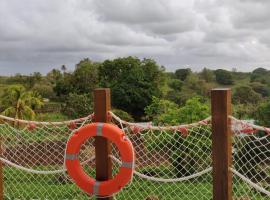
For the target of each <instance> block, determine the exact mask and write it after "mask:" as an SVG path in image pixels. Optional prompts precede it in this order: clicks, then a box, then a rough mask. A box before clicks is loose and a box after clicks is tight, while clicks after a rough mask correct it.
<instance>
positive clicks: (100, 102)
mask: <svg viewBox="0 0 270 200" xmlns="http://www.w3.org/2000/svg"><path fill="white" fill-rule="evenodd" d="M110 109H111V95H110V89H108V88H100V89H96V90H95V91H94V113H95V115H94V116H95V122H105V123H108V122H110V119H109V118H108V111H110ZM95 150H96V153H95V155H96V180H98V181H105V180H108V179H110V178H112V161H111V159H110V157H109V155H110V154H111V143H110V142H109V141H108V140H107V139H105V138H103V137H101V136H96V137H95ZM97 199H98V200H112V199H113V198H112V197H108V198H97Z"/></svg>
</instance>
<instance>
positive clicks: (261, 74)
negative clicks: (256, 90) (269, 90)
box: [250, 68, 270, 84]
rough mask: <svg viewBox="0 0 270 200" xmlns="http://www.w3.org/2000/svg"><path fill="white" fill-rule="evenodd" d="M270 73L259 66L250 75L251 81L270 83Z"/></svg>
mask: <svg viewBox="0 0 270 200" xmlns="http://www.w3.org/2000/svg"><path fill="white" fill-rule="evenodd" d="M269 75H270V71H268V70H267V69H264V68H257V69H255V70H253V72H252V73H251V75H250V81H251V82H255V81H256V82H261V83H263V84H265V83H267V84H270V81H269Z"/></svg>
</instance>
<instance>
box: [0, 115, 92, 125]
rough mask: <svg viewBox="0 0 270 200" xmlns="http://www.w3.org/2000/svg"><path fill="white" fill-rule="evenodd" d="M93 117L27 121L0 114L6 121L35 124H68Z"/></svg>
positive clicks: (0, 117)
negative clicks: (58, 120) (60, 120)
mask: <svg viewBox="0 0 270 200" xmlns="http://www.w3.org/2000/svg"><path fill="white" fill-rule="evenodd" d="M92 117H93V114H91V115H89V116H87V117H83V118H78V119H74V120H68V121H62V122H37V121H28V120H23V119H15V118H11V117H7V116H4V115H0V119H2V120H6V121H11V122H19V123H21V124H35V125H55V126H57V125H63V124H66V125H68V124H70V123H73V122H74V123H76V122H80V121H85V120H87V119H91V118H92Z"/></svg>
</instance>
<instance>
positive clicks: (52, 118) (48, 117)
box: [35, 113, 68, 122]
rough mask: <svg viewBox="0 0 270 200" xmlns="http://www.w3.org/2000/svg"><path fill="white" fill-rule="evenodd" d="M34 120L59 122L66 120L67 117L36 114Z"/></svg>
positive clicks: (52, 114)
mask: <svg viewBox="0 0 270 200" xmlns="http://www.w3.org/2000/svg"><path fill="white" fill-rule="evenodd" d="M35 120H36V121H43V122H59V121H65V120H68V117H67V116H66V115H64V114H62V113H38V114H37V116H36V119H35Z"/></svg>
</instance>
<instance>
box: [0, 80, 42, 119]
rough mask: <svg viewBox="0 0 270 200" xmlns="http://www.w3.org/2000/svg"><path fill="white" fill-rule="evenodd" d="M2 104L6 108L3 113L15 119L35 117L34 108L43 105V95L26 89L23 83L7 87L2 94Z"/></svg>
mask: <svg viewBox="0 0 270 200" xmlns="http://www.w3.org/2000/svg"><path fill="white" fill-rule="evenodd" d="M1 99H2V102H1V104H2V106H3V108H4V109H5V110H4V111H3V112H2V114H4V115H6V116H10V117H14V118H15V119H30V120H32V119H34V117H35V112H34V110H35V109H37V108H40V107H41V106H42V105H43V101H42V97H41V96H40V95H39V94H37V93H35V92H31V91H26V89H25V88H24V87H23V86H21V85H15V86H11V87H9V88H7V89H6V90H5V91H4V93H3V95H2V98H1Z"/></svg>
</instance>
